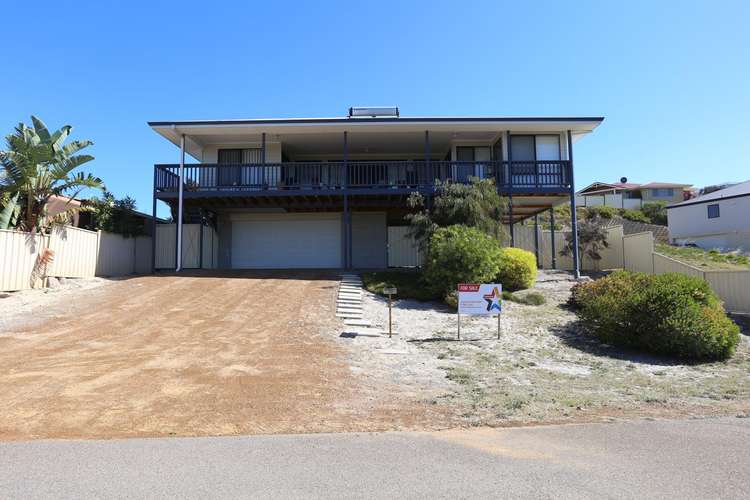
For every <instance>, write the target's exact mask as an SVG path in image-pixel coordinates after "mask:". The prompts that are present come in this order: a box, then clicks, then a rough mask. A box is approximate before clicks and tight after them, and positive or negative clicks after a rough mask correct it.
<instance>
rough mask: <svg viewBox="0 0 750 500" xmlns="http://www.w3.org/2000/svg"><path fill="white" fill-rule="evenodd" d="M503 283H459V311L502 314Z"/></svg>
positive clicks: (475, 313)
mask: <svg viewBox="0 0 750 500" xmlns="http://www.w3.org/2000/svg"><path fill="white" fill-rule="evenodd" d="M502 296H503V285H501V284H500V283H484V284H481V285H480V284H468V283H462V284H460V285H458V313H459V314H467V315H479V314H500V310H501V305H500V300H501V299H502Z"/></svg>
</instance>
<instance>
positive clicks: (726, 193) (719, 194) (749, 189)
mask: <svg viewBox="0 0 750 500" xmlns="http://www.w3.org/2000/svg"><path fill="white" fill-rule="evenodd" d="M740 196H750V181H745V182H741V183H739V184H735V185H734V186H730V187H728V188H724V189H719V190H718V191H714V192H713V193H708V194H704V195H703V196H698V197H697V198H693V199H691V200H686V201H682V202H680V203H675V204H674V205H670V206H668V207H667V208H676V207H684V206H686V205H696V204H698V203H708V202H711V201H717V200H723V199H726V198H739V197H740Z"/></svg>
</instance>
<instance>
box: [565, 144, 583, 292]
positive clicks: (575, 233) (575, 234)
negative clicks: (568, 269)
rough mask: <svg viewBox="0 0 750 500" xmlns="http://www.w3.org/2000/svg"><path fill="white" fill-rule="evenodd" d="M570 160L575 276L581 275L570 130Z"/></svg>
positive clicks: (571, 222)
mask: <svg viewBox="0 0 750 500" xmlns="http://www.w3.org/2000/svg"><path fill="white" fill-rule="evenodd" d="M567 135H568V162H569V163H570V225H571V228H572V230H573V276H575V278H576V279H578V278H580V277H581V265H580V261H579V257H580V256H579V255H578V219H577V217H576V188H575V182H574V177H575V176H574V174H573V134H572V133H571V132H570V130H568V133H567Z"/></svg>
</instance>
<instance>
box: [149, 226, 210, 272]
mask: <svg viewBox="0 0 750 500" xmlns="http://www.w3.org/2000/svg"><path fill="white" fill-rule="evenodd" d="M176 242H177V225H176V224H157V225H156V269H172V270H174V268H175V265H176V261H177V246H176ZM182 267H183V269H216V268H217V267H219V237H218V235H217V234H216V230H215V229H214V228H212V227H210V226H204V225H201V224H183V225H182Z"/></svg>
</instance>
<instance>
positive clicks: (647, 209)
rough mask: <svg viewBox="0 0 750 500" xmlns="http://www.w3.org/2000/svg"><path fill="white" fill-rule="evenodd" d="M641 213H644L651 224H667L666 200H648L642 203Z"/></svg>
mask: <svg viewBox="0 0 750 500" xmlns="http://www.w3.org/2000/svg"><path fill="white" fill-rule="evenodd" d="M641 211H642V212H643V215H645V216H646V217H647V218H648V219H649V220H650V221H651V224H659V225H660V226H666V225H667V202H666V201H650V202H648V203H644V204H643V206H642V207H641Z"/></svg>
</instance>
